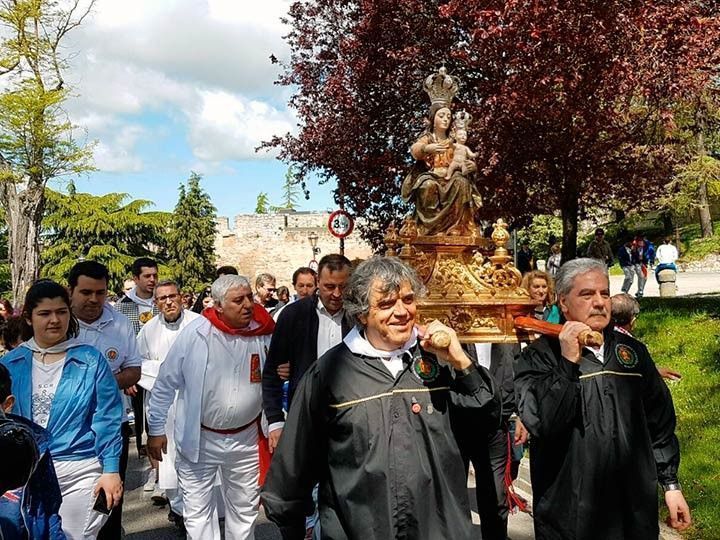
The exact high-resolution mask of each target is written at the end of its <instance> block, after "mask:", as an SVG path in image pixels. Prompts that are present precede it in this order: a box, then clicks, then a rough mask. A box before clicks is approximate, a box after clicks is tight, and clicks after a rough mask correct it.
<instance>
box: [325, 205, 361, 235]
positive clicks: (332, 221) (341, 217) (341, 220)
mask: <svg viewBox="0 0 720 540" xmlns="http://www.w3.org/2000/svg"><path fill="white" fill-rule="evenodd" d="M354 226H355V222H354V221H353V218H352V217H351V216H350V214H348V213H347V212H346V211H345V210H335V211H334V212H333V213H332V214H330V218H329V219H328V229H329V230H330V234H332V235H333V236H334V237H335V238H346V237H348V236H350V233H351V232H352V231H353V227H354Z"/></svg>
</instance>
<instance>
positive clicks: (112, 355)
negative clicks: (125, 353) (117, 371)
mask: <svg viewBox="0 0 720 540" xmlns="http://www.w3.org/2000/svg"><path fill="white" fill-rule="evenodd" d="M117 357H118V350H117V349H112V348H110V349H108V350H107V351H105V358H107V359H108V360H110V361H113V360H115V359H116V358H117Z"/></svg>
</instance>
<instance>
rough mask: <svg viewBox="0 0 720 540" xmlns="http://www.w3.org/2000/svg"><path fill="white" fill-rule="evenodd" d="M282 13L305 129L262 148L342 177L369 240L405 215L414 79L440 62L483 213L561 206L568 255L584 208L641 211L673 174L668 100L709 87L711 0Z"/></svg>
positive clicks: (331, 0) (341, 186)
mask: <svg viewBox="0 0 720 540" xmlns="http://www.w3.org/2000/svg"><path fill="white" fill-rule="evenodd" d="M288 22H289V24H290V27H291V32H290V34H289V35H288V38H287V39H288V41H289V44H290V46H291V50H292V55H291V58H290V61H289V63H288V64H287V66H286V71H285V74H284V76H283V77H282V78H281V80H280V81H279V83H280V84H285V85H295V86H296V87H297V89H298V90H297V92H296V93H295V95H294V96H293V97H292V99H291V101H290V105H291V106H292V107H294V108H296V109H297V112H298V116H299V118H300V120H301V126H300V131H299V133H298V134H297V135H294V136H293V135H286V136H284V137H278V138H275V139H273V140H272V141H269V142H268V143H267V145H268V146H274V147H279V148H280V152H281V159H283V160H285V161H287V162H290V163H293V164H295V165H297V166H298V167H299V171H300V173H301V175H302V174H306V173H308V172H310V171H314V172H316V173H317V174H319V175H320V176H321V177H322V178H324V179H331V178H334V179H337V183H338V189H337V191H336V199H337V201H338V202H339V203H342V204H344V205H345V206H346V208H348V209H349V210H351V211H352V212H354V213H355V214H357V215H359V216H363V217H364V218H366V223H367V225H366V226H365V227H364V229H363V230H362V231H361V232H362V234H363V236H364V237H365V238H366V239H368V240H370V241H371V242H373V243H374V244H375V245H376V246H377V245H379V243H380V239H381V236H382V231H383V230H384V228H385V227H386V226H387V224H388V223H389V222H390V221H393V220H397V219H398V218H399V217H400V216H401V215H403V214H404V213H406V212H407V210H408V209H407V208H406V207H405V206H404V205H403V204H402V201H400V200H399V190H400V187H399V186H400V183H401V181H402V178H403V177H404V175H405V173H406V171H407V169H408V167H409V165H410V162H411V158H410V156H409V152H408V149H409V146H410V144H411V143H412V142H413V141H414V140H415V138H417V136H418V135H419V134H420V132H421V131H422V129H423V118H424V116H425V114H426V113H427V110H428V105H429V104H428V101H427V96H426V95H425V94H424V92H423V91H422V88H421V81H422V80H423V79H424V77H425V76H427V75H428V74H430V73H431V72H433V71H434V70H436V69H437V67H438V66H439V65H441V64H444V65H446V66H447V68H448V71H449V72H450V73H452V74H454V75H457V76H458V77H460V79H461V81H462V86H461V89H460V93H459V95H458V97H457V99H456V101H455V103H454V108H455V109H459V108H464V109H466V110H468V111H469V112H470V113H471V114H472V115H473V117H474V118H475V121H474V123H473V125H472V126H471V128H470V133H469V137H470V140H469V144H470V146H471V147H474V148H475V149H477V150H478V151H479V153H480V156H479V158H478V169H479V170H480V174H479V175H478V187H479V189H480V191H481V193H482V194H483V196H484V201H485V205H484V207H483V209H482V210H481V215H480V216H479V217H481V218H487V219H491V218H495V217H498V216H503V217H505V218H506V219H510V220H511V221H513V220H514V221H522V220H524V219H527V218H528V217H529V216H532V215H533V214H536V213H548V212H554V211H558V210H559V211H561V212H562V216H563V229H564V234H563V236H564V239H563V258H564V259H565V260H567V259H569V258H572V257H574V256H575V250H576V234H577V222H578V218H579V217H580V216H582V215H584V214H585V213H586V212H587V211H589V210H592V209H596V208H609V207H612V206H613V205H626V206H627V207H631V208H632V207H637V206H641V205H643V204H644V203H647V202H649V201H652V199H653V197H654V196H655V194H656V193H657V192H658V191H659V189H660V187H661V186H662V185H663V184H664V183H665V182H666V181H667V179H668V177H669V175H670V171H671V166H672V165H673V163H672V159H673V158H672V156H673V153H672V152H668V151H667V149H666V145H665V144H664V142H665V141H664V135H665V133H666V130H667V129H668V128H669V126H671V125H672V118H671V116H670V115H671V112H670V111H671V105H672V104H673V102H675V101H676V100H678V99H681V98H684V97H685V98H686V97H687V96H689V95H692V94H694V93H695V92H697V91H698V89H699V88H701V87H702V86H703V85H705V84H706V83H707V81H708V80H709V77H710V76H711V69H710V67H711V66H715V65H717V61H718V53H717V51H718V45H720V31H719V27H718V8H717V7H716V6H715V3H710V2H706V3H702V2H697V1H693V0H607V1H605V2H596V1H594V0H581V1H571V0H566V1H561V0H544V1H542V0H506V1H488V0H485V1H482V0H447V1H433V0H430V1H428V0H425V1H421V0H352V1H348V0H301V1H297V2H295V3H294V4H293V5H292V7H291V9H290V12H289V16H288Z"/></svg>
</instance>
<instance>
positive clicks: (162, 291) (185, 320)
mask: <svg viewBox="0 0 720 540" xmlns="http://www.w3.org/2000/svg"><path fill="white" fill-rule="evenodd" d="M153 295H154V301H155V305H156V306H157V308H158V310H159V312H160V313H159V314H158V315H157V316H155V317H153V318H152V319H150V321H149V322H147V323H146V324H145V325H144V326H143V327H142V328H141V329H140V333H139V334H138V349H139V350H140V355H141V356H142V359H143V363H142V376H141V378H140V382H139V383H138V384H139V385H140V386H142V387H143V388H144V389H145V390H146V394H145V405H146V408H147V403H148V402H149V401H150V393H151V392H152V389H153V386H154V384H155V380H156V379H157V375H158V372H159V371H160V366H161V365H162V363H163V361H164V360H165V357H166V356H167V353H168V351H169V350H170V347H171V346H172V344H173V343H175V340H176V339H177V337H178V335H179V334H180V331H181V330H182V329H183V328H185V327H186V326H187V325H188V324H190V322H192V321H194V320H195V319H197V318H199V317H200V315H198V314H197V313H193V312H192V311H188V310H186V309H184V308H183V304H182V297H181V295H180V289H179V288H178V285H177V283H176V282H174V281H170V280H168V281H161V282H160V283H158V284H157V285H156V286H155V289H154V293H153ZM174 428H175V403H174V402H173V404H172V405H171V406H170V408H169V409H168V414H167V421H166V423H165V433H166V434H167V438H168V443H167V448H168V452H167V455H166V457H165V459H164V460H163V461H161V462H159V464H158V463H157V462H155V463H153V468H154V469H158V476H157V484H156V488H155V491H154V492H153V500H156V498H157V497H161V498H163V499H164V497H163V495H162V493H163V492H164V494H165V495H166V496H167V499H168V500H169V501H170V510H171V512H172V513H174V514H175V515H177V516H182V515H183V509H182V493H180V491H179V490H178V482H177V474H176V472H175V439H174V437H173V430H174ZM150 474H154V473H153V472H152V471H151V473H150ZM171 515H172V514H171Z"/></svg>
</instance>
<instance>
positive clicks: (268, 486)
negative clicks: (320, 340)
mask: <svg viewBox="0 0 720 540" xmlns="http://www.w3.org/2000/svg"><path fill="white" fill-rule="evenodd" d="M321 388H322V387H321V383H320V373H319V369H318V364H317V363H316V364H313V366H312V367H311V368H310V369H309V370H308V371H307V373H305V376H304V377H303V379H302V380H301V382H300V385H299V386H298V389H297V391H296V392H295V396H294V398H293V401H292V405H291V406H290V411H289V413H288V418H287V423H286V424H285V430H284V433H283V436H282V437H281V438H280V443H279V445H278V447H277V449H276V450H275V453H274V455H273V457H272V461H271V462H270V470H269V471H268V475H267V478H266V480H265V486H264V488H263V490H262V495H261V499H262V502H263V505H264V507H265V511H266V513H267V516H268V518H269V519H270V521H272V522H273V523H275V524H276V525H277V526H278V527H279V528H280V532H281V533H282V536H283V540H295V539H298V540H302V538H304V536H305V516H308V515H310V514H312V512H313V508H314V506H313V501H312V490H313V487H314V486H315V485H316V484H317V483H318V482H319V480H320V472H321V460H322V459H323V458H324V459H325V463H327V449H326V448H325V447H324V445H325V444H326V441H327V435H326V434H325V432H326V427H325V426H326V424H325V418H324V414H325V413H324V409H323V405H322V402H321V401H322V398H321V394H322V392H321Z"/></svg>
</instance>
